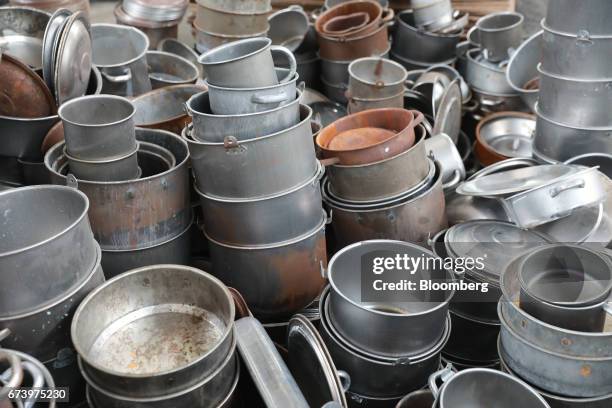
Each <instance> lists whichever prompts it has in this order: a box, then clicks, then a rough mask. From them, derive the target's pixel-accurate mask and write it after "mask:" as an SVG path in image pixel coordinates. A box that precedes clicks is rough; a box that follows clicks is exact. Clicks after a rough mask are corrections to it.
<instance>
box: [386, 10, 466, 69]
mask: <svg viewBox="0 0 612 408" xmlns="http://www.w3.org/2000/svg"><path fill="white" fill-rule="evenodd" d="M412 7H413V9H412V10H405V11H402V12H401V13H399V14H398V15H397V21H396V27H395V32H394V35H393V47H392V49H391V58H392V59H393V60H395V61H397V62H399V63H400V64H402V65H403V66H404V67H405V68H406V69H407V70H409V71H411V70H418V69H426V68H427V67H429V66H431V65H436V64H445V65H452V64H453V63H454V62H455V60H456V47H457V44H459V41H460V38H461V35H462V33H463V29H464V27H465V26H466V24H467V22H468V15H467V14H466V13H463V12H455V11H454V10H453V8H452V4H451V1H450V0H413V1H412Z"/></svg>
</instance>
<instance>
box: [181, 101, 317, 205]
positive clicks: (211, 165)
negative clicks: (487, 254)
mask: <svg viewBox="0 0 612 408" xmlns="http://www.w3.org/2000/svg"><path fill="white" fill-rule="evenodd" d="M311 118H312V109H310V108H309V107H308V106H306V105H300V122H299V123H298V124H297V125H295V126H292V127H290V128H287V129H284V130H281V131H280V132H276V133H272V134H269V135H266V136H263V137H258V138H254V139H248V140H242V141H238V142H236V143H225V142H222V143H206V142H199V141H197V140H195V139H193V138H192V137H191V135H189V132H188V129H187V128H185V130H184V131H183V137H184V139H185V140H186V141H187V144H188V145H189V153H190V156H191V163H192V166H193V171H194V174H195V176H196V183H197V187H198V189H199V190H200V191H201V192H202V193H204V194H207V195H210V196H216V197H226V198H256V197H262V196H268V195H271V194H275V193H277V192H279V191H287V190H289V189H291V188H292V187H294V186H296V185H298V184H300V183H302V182H303V181H304V180H307V179H308V178H310V177H312V175H313V174H315V173H316V171H317V161H316V157H315V152H314V146H313V143H312V130H311V125H310V120H311ZM229 140H230V139H228V142H229Z"/></svg>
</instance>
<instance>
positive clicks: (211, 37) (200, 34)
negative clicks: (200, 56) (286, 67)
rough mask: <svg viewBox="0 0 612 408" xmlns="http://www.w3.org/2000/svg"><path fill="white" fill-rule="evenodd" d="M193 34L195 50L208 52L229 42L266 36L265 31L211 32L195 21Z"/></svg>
mask: <svg viewBox="0 0 612 408" xmlns="http://www.w3.org/2000/svg"><path fill="white" fill-rule="evenodd" d="M193 34H194V36H195V38H196V44H195V47H196V50H197V51H198V52H200V53H205V52H208V51H210V50H212V49H213V48H216V47H218V46H220V45H223V44H227V43H230V42H234V41H240V40H244V39H248V38H258V37H265V36H266V32H265V31H264V32H262V33H254V34H247V35H230V34H224V35H222V34H213V33H209V32H208V31H206V30H205V29H204V28H203V27H200V26H199V25H197V24H196V22H195V21H194V22H193Z"/></svg>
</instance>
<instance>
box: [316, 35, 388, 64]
mask: <svg viewBox="0 0 612 408" xmlns="http://www.w3.org/2000/svg"><path fill="white" fill-rule="evenodd" d="M392 46H393V41H392V39H391V38H389V45H388V46H387V49H386V50H385V51H384V52H382V53H380V55H378V56H374V57H363V58H385V59H387V60H390V61H391V59H390V58H386V57H384V55H387V54H390V53H391V47H392ZM315 55H316V58H315V59H319V60H321V62H322V63H327V64H337V65H351V63H352V62H353V61H355V60H330V59H327V58H323V57H321V55H320V52H319V51H316V53H315ZM358 59H361V58H358Z"/></svg>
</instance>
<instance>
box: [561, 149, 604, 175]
mask: <svg viewBox="0 0 612 408" xmlns="http://www.w3.org/2000/svg"><path fill="white" fill-rule="evenodd" d="M565 164H574V165H577V166H587V167H594V166H599V171H600V172H601V173H603V174H604V175H606V176H607V177H608V178H609V179H612V154H607V153H587V154H580V155H578V156H574V157H572V158H571V159H568V160H566V161H565Z"/></svg>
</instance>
